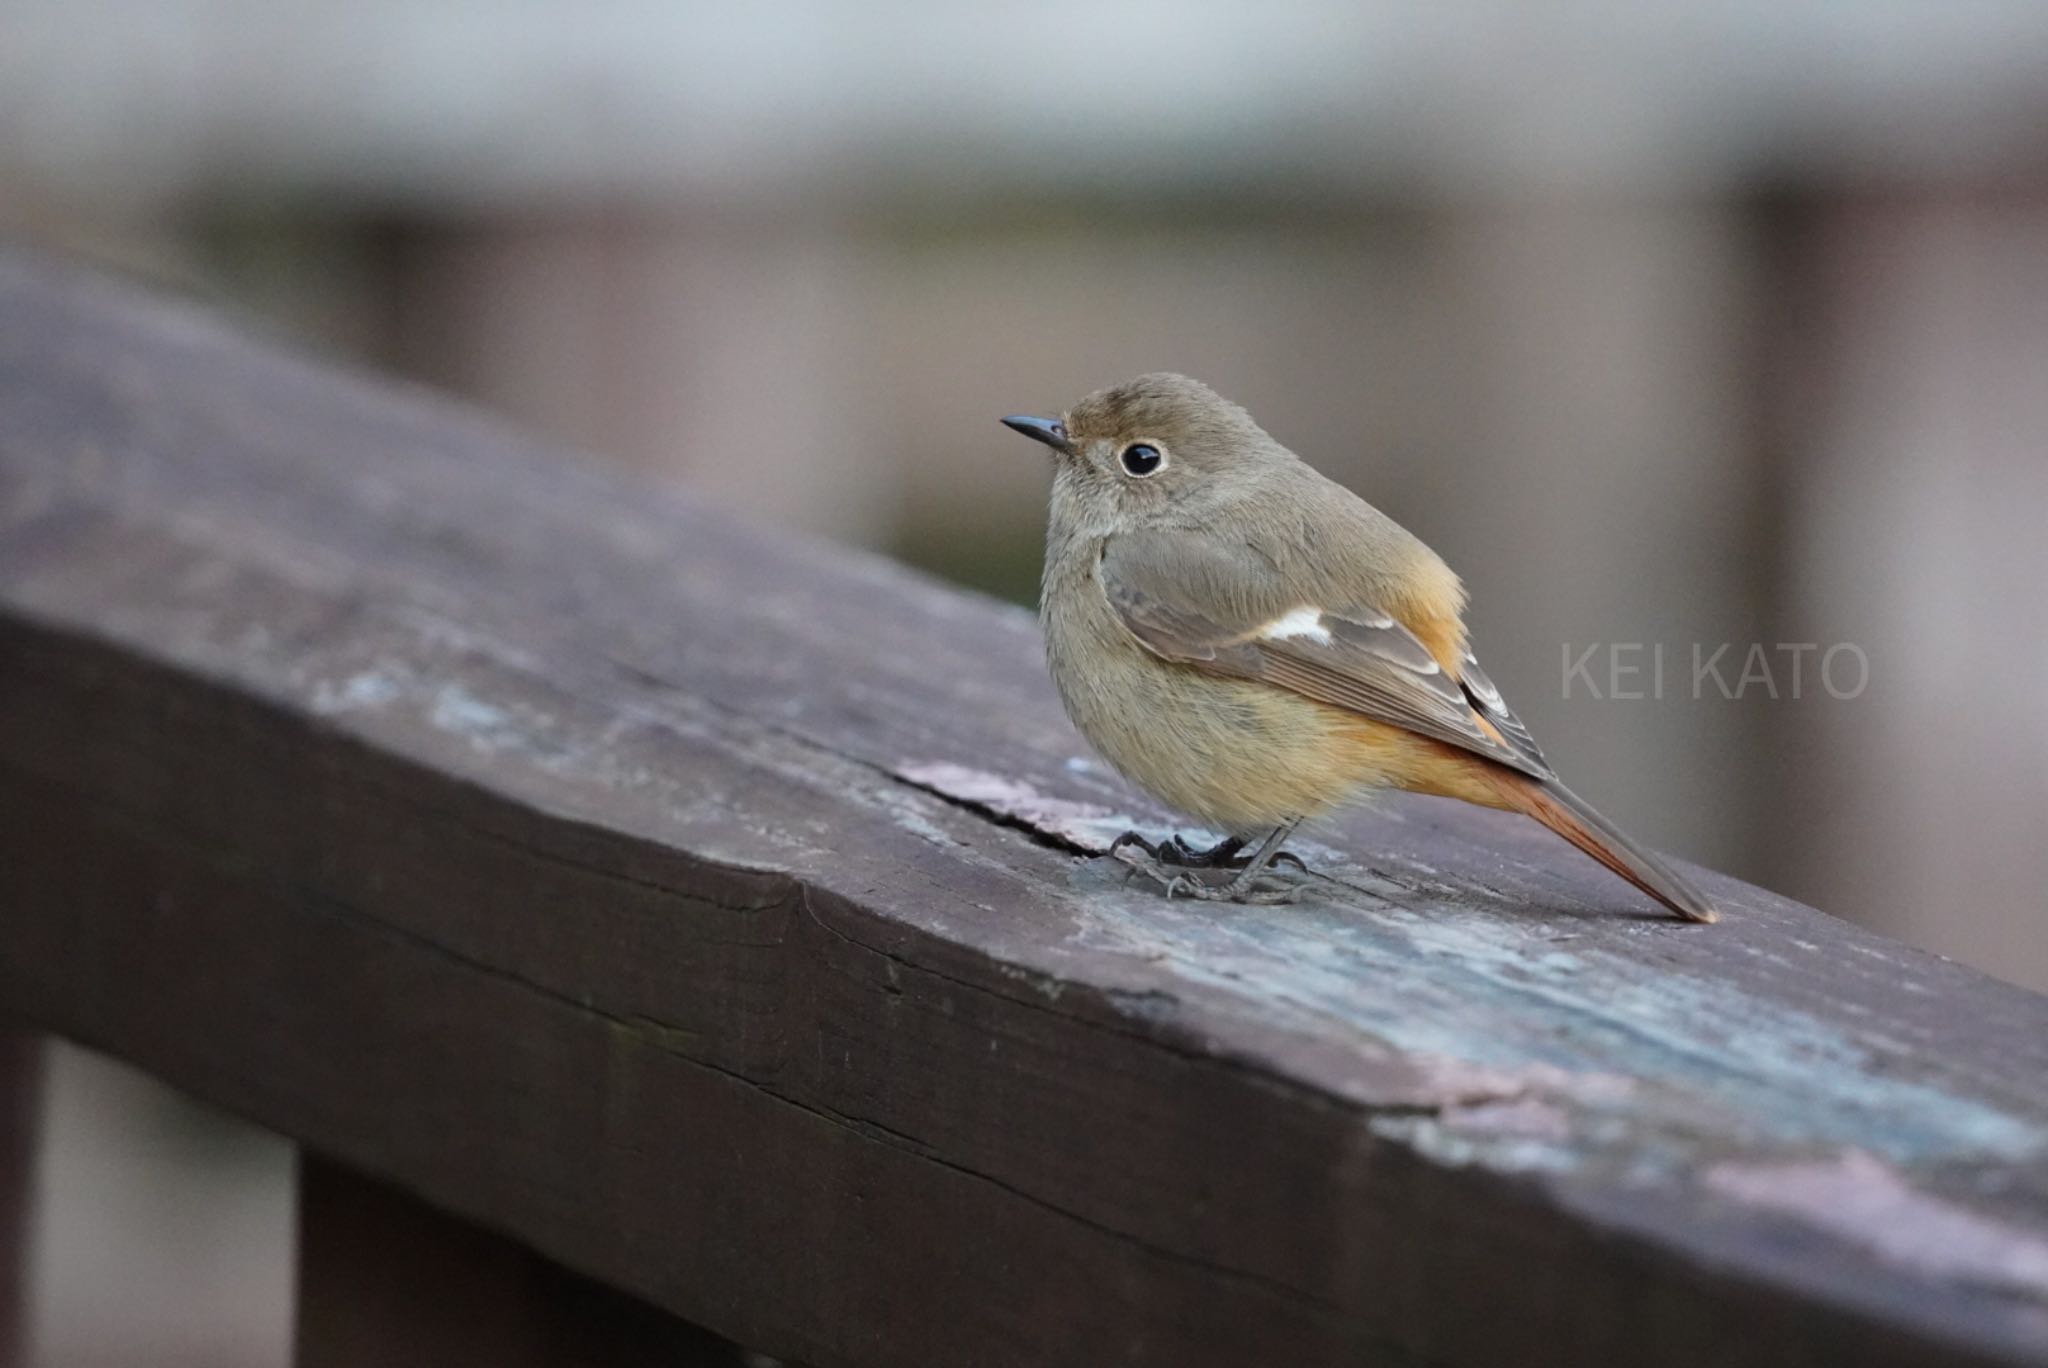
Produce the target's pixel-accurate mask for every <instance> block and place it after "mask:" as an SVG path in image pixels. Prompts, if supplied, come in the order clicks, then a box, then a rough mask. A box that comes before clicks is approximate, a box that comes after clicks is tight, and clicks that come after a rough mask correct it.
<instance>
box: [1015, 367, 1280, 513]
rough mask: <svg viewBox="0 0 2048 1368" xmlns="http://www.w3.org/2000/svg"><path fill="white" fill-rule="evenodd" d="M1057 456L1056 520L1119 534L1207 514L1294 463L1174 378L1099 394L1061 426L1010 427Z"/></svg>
mask: <svg viewBox="0 0 2048 1368" xmlns="http://www.w3.org/2000/svg"><path fill="white" fill-rule="evenodd" d="M1003 423H1004V425H1005V426H1007V427H1009V428H1012V429H1014V430H1015V431H1017V432H1021V433H1023V434H1024V435H1025V436H1026V437H1029V438H1031V439H1032V440H1033V441H1037V442H1043V443H1044V444H1045V445H1046V446H1048V447H1050V448H1052V450H1053V451H1054V453H1055V454H1056V457H1057V460H1058V465H1057V468H1056V471H1055V474H1054V476H1053V521H1054V525H1055V528H1056V530H1057V529H1059V528H1060V525H1061V524H1062V522H1065V523H1067V524H1068V525H1069V526H1070V527H1071V528H1072V529H1073V530H1083V529H1085V530H1087V531H1090V532H1111V531H1116V530H1119V529H1121V528H1126V527H1132V526H1142V525H1144V524H1145V523H1147V522H1152V521H1157V520H1169V519H1173V518H1179V517H1185V516H1190V515H1193V514H1196V513H1198V512H1199V511H1200V510H1201V509H1202V508H1204V507H1205V506H1211V505H1213V504H1215V503H1219V502H1223V501H1227V500H1228V499H1230V498H1231V497H1233V495H1235V494H1237V493H1239V492H1242V491H1244V490H1247V489H1250V488H1253V487H1255V486H1256V484H1257V482H1258V480H1259V478H1260V476H1261V475H1262V474H1263V473H1266V472H1267V471H1268V470H1269V469H1270V467H1272V466H1273V465H1275V464H1285V463H1291V462H1293V461H1294V456H1293V455H1292V454H1291V453H1290V452H1288V450H1287V449H1286V448H1285V447H1283V446H1281V445H1280V444H1279V443H1278V442H1275V441H1274V440H1273V439H1272V438H1271V437H1269V436H1267V435H1266V433H1265V431H1264V430H1263V429H1262V428H1260V427H1259V425H1258V424H1257V423H1256V422H1253V421H1252V416H1251V415H1250V414H1249V413H1246V412H1245V411H1244V410H1243V409H1242V408H1239V407H1238V406H1237V405H1236V404H1233V403H1231V402H1230V401H1229V400H1228V399H1225V398H1224V397H1223V396H1222V395H1220V394H1218V393H1216V391H1215V390H1212V389H1210V388H1209V387H1208V386H1207V385H1205V384H1203V383H1202V382H1201V381H1199V380H1192V379H1189V378H1188V377H1187V376H1185V375H1175V374H1173V373H1171V372H1168V371H1161V372H1157V373H1155V374H1152V375H1141V376H1139V377H1138V378H1137V379H1135V380H1127V381H1125V382H1124V383H1123V384H1120V385H1111V386H1110V387H1109V388H1107V389H1101V390H1097V391H1096V392H1095V393H1093V394H1091V395H1089V396H1088V397H1087V398H1085V399H1083V400H1081V401H1080V402H1079V403H1078V404H1075V405H1074V406H1073V407H1072V408H1071V409H1069V410H1067V412H1066V413H1064V414H1062V415H1061V416H1060V417H1058V418H1024V417H1014V418H1005V419H1003Z"/></svg>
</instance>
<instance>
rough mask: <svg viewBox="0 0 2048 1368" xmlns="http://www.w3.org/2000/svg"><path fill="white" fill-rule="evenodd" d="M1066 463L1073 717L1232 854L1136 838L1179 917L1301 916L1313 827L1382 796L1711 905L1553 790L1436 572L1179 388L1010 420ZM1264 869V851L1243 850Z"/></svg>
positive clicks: (1056, 611)
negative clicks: (1547, 836) (1277, 909)
mask: <svg viewBox="0 0 2048 1368" xmlns="http://www.w3.org/2000/svg"><path fill="white" fill-rule="evenodd" d="M1003 423H1004V424H1005V425H1006V426H1008V427H1010V428H1013V429H1015V430H1016V431H1018V432H1021V433H1023V434H1024V435H1025V436H1027V437H1030V438H1032V439H1033V440H1034V441H1038V442H1043V443H1044V444H1045V445H1046V446H1048V447H1050V448H1051V449H1052V450H1053V452H1054V453H1055V455H1056V458H1057V468H1056V470H1055V473H1054V476H1053V484H1052V509H1051V519H1050V524H1049V527H1048V531H1047V536H1046V549H1045V576H1044V583H1043V587H1042V592H1041V594H1040V598H1039V615H1040V617H1041V619H1042V621H1043V623H1044V627H1045V647H1046V659H1047V661H1048V663H1049V664H1050V666H1051V669H1052V677H1053V681H1054V683H1055V684H1056V685H1057V686H1058V688H1059V693H1060V697H1061V699H1062V700H1063V701H1064V702H1065V704H1066V708H1067V713H1068V715H1069V716H1071V717H1072V718H1073V720H1074V723H1075V725H1076V726H1078V727H1079V728H1080V729H1081V732H1082V733H1083V734H1084V735H1085V736H1087V738H1088V739H1089V741H1091V742H1092V743H1093V744H1094V745H1095V747H1096V748H1097V749H1098V750H1100V751H1101V752H1102V754H1103V755H1104V756H1106V757H1107V758H1108V759H1109V761H1110V763H1112V764H1113V765H1115V766H1116V768H1117V769H1118V770H1120V771H1122V772H1123V773H1124V774H1125V775H1126V776H1128V777H1129V778H1130V779H1132V780H1133V781H1135V782H1136V783H1138V784H1139V785H1141V786H1143V787H1144V788H1146V789H1148V790H1150V791H1151V792H1152V793H1153V794H1155V795H1157V796H1158V797H1159V798H1160V799H1162V800H1163V801H1165V802H1166V803H1168V804H1169V805H1171V806H1172V807H1174V808H1176V809H1178V810H1179V811H1181V812H1184V813H1187V814H1188V815H1190V816H1192V817H1196V818H1198V819H1200V820H1201V821H1203V822H1204V823H1207V824H1209V825H1211V826H1213V827H1216V828H1218V829H1220V830H1222V831H1224V832H1227V833H1229V837H1228V839H1226V840H1224V841H1223V842H1222V843H1221V844H1219V845H1218V846H1216V847H1215V848H1213V849H1210V850H1194V849H1191V848H1190V847H1188V846H1187V845H1185V844H1184V843H1183V842H1182V841H1181V840H1180V839H1179V838H1178V837H1175V838H1174V839H1172V840H1169V841H1166V842H1163V843H1160V844H1158V845H1154V844H1152V843H1150V842H1147V841H1145V840H1144V839H1143V838H1142V837H1141V836H1139V835H1138V834H1137V833H1135V832H1132V833H1128V834H1126V835H1125V836H1124V837H1122V838H1121V839H1120V840H1119V841H1118V842H1117V843H1116V846H1115V847H1114V848H1113V852H1112V853H1114V854H1116V855H1117V856H1118V857H1119V858H1120V859H1122V860H1124V861H1125V862H1126V863H1128V864H1130V865H1132V866H1133V867H1134V868H1136V869H1140V870H1142V871H1144V872H1145V873H1147V874H1149V875H1150V876H1151V877H1153V878H1155V879H1156V880H1158V881H1159V882H1160V883H1161V884H1163V885H1164V886H1165V887H1166V890H1167V893H1168V896H1171V895H1172V894H1174V893H1185V894H1189V895H1191V896H1194V897H1199V898H1222V899H1233V900H1238V901H1248V902H1273V901H1283V900H1287V899H1290V898H1292V897H1293V896H1294V895H1295V894H1296V893H1297V892H1298V891H1299V885H1290V884H1289V883H1288V882H1287V881H1286V880H1285V879H1283V878H1282V877H1281V876H1280V875H1279V874H1278V873H1277V870H1276V867H1275V860H1276V857H1277V858H1278V859H1282V860H1287V861H1290V862H1292V863H1293V864H1294V865H1295V866H1296V868H1305V867H1304V866H1302V864H1301V862H1300V860H1299V859H1298V858H1296V857H1294V856H1292V855H1283V854H1281V853H1280V846H1281V844H1282V843H1283V842H1284V841H1285V840H1286V839H1287V837H1288V836H1289V835H1290V834H1291V833H1292V832H1293V831H1294V829H1295V827H1296V826H1298V825H1299V824H1300V823H1301V822H1302V821H1303V820H1304V819H1306V818H1309V817H1313V816H1317V815H1319V814H1321V813H1324V812H1327V811H1329V810H1330V809H1331V808H1333V807H1336V806H1337V805H1339V804H1341V803H1343V802H1344V801H1346V800H1347V799H1350V798H1353V797H1356V796H1360V795H1362V794H1364V793H1367V792H1370V791H1372V790H1375V789H1389V788H1392V789H1405V790H1408V791H1410V792H1415V793H1434V794H1440V795H1444V796H1447V797H1451V798H1460V799H1463V800H1464V801H1466V802H1468V803H1477V804H1480V805H1482V806H1485V807H1491V808H1504V809H1506V810H1508V811H1511V812H1521V813H1526V814H1527V815H1529V816H1531V817H1534V818H1535V819H1536V820H1537V821H1539V822H1541V823H1542V824H1543V825H1544V826H1546V827H1549V828H1550V829H1551V830H1552V831H1554V832H1556V833H1557V834H1558V835H1560V836H1562V837H1564V838H1565V839H1566V840H1567V841H1570V842H1571V843H1572V844H1573V845H1575V846H1577V847H1578V848H1579V849H1581V850H1583V851H1585V852H1586V853H1587V854H1588V855H1591V856H1592V857H1593V858H1594V859H1596V860H1598V861H1599V862H1600V863H1601V864H1603V865H1606V866H1607V867H1608V868H1609V869H1611V870H1613V871H1614V872H1615V873H1616V874H1619V875H1620V876H1621V877H1622V878H1624V879H1627V880H1628V881H1629V882H1630V883H1632V884H1634V885H1635V886H1636V887H1638V888H1640V889H1642V890H1643V891H1644V892H1645V893H1648V894H1649V895H1650V896H1651V897H1653V898H1655V899H1657V900H1658V901H1659V902H1661V903H1663V904H1664V905H1665V906H1666V907H1669V908H1670V909H1671V910H1672V911H1674V912H1676V913H1678V915H1679V916H1681V917H1685V918H1688V919H1690V920H1693V921H1701V922H1709V921H1713V920H1714V909H1713V906H1712V904H1710V903H1709V902H1708V901H1707V900H1706V898H1705V897H1703V896H1702V895H1701V894H1700V892H1699V891H1698V890H1697V889H1695V888H1694V887H1693V886H1692V885H1691V884H1690V883H1688V882H1687V881H1686V880H1685V879H1683V878H1681V877H1680V876H1679V875H1678V874H1677V873H1675V872H1674V871H1673V870H1672V869H1671V868H1670V867H1669V866H1668V865H1666V864H1665V863H1664V862H1663V861H1662V860H1660V859H1658V858H1657V857H1656V856H1655V855H1653V854H1651V853H1650V852H1649V851H1647V850H1644V849H1643V848H1641V847H1640V846H1638V845H1636V844H1635V843H1634V842H1632V841H1630V840H1629V839H1628V838H1627V837H1626V836H1624V835H1622V834H1621V832H1620V831H1618V830H1616V829H1615V828H1614V826H1613V825H1611V824H1610V823H1609V822H1608V821H1607V820H1606V819H1605V818H1603V817H1601V816H1600V814H1599V813H1597V812H1595V811H1594V810H1593V809H1592V808H1591V807H1589V806H1588V805H1587V804H1586V803H1585V802H1583V801H1582V800H1581V799H1579V798H1578V797H1577V796H1576V795H1574V794H1573V793H1572V792H1571V790H1569V789H1567V788H1566V787H1565V786H1564V785H1563V784H1562V783H1560V782H1559V781H1558V777H1557V774H1556V773H1555V771H1553V770H1552V769H1551V767H1550V764H1549V762H1548V761H1547V760H1545V759H1544V758H1543V753H1542V752H1541V751H1540V750H1538V749H1537V748H1536V742H1535V741H1534V740H1533V739H1532V738H1531V737H1530V735H1529V732H1528V729H1527V728H1526V727H1524V726H1523V725H1522V722H1521V720H1520V719H1519V718H1517V717H1516V716H1515V714H1514V713H1513V711H1511V710H1510V709H1509V707H1508V705H1507V704H1506V703H1505V702H1503V701H1502V699H1501V696H1500V692H1499V690H1497V689H1495V688H1494V686H1493V684H1492V682H1491V681H1490V680H1488V679H1487V677H1486V675H1485V674H1484V673H1483V672H1482V671H1481V670H1480V668H1479V663H1478V661H1477V660H1476V659H1474V657H1473V655H1472V651H1471V648H1470V646H1469V645H1468V643H1467V641H1466V634H1465V624H1464V621H1463V618H1462V614H1463V612H1464V608H1465V591H1464V587H1463V586H1462V585H1461V584H1460V583H1459V581H1458V577H1457V576H1456V575H1455V574H1453V573H1452V572H1451V569H1450V567H1449V566H1447V565H1445V564H1444V562H1443V561H1442V559H1441V558H1439V557H1438V556H1437V554H1436V553H1435V552H1433V551H1431V550H1430V549H1429V548H1428V547H1427V546H1424V545H1423V544H1422V542H1421V541H1419V540H1418V539H1416V538H1415V537H1414V536H1413V535H1411V534H1410V533H1409V532H1408V531H1407V530H1406V529H1404V528H1402V527H1401V526H1400V525H1399V524H1397V523H1396V522H1394V520H1393V519H1391V518H1389V517H1387V516H1386V515H1385V514H1384V513H1381V512H1380V511H1379V510H1378V509H1376V508H1374V507H1373V506H1372V505H1371V504H1368V503H1367V502H1365V500H1363V499H1361V498H1359V497H1358V496H1357V495H1355V494H1353V493H1352V492H1351V491H1350V490H1348V489H1345V488H1344V487H1343V486H1342V485H1339V484H1337V483H1335V482H1334V481H1331V480H1329V479H1326V478H1325V477H1324V476H1322V475H1320V474H1318V473H1317V472H1316V471H1315V470H1313V469H1312V468H1310V467H1309V466H1308V465H1307V464H1306V463H1304V462H1303V461H1302V460H1301V459H1300V458H1299V457H1297V456H1296V455H1295V454H1294V453H1293V452H1291V451H1289V450H1288V449H1287V448H1286V447H1284V446H1282V445H1280V443H1279V442H1277V441H1275V440H1274V439H1273V438H1272V437H1270V436H1268V435H1267V434H1266V432H1265V431H1264V430H1263V429H1262V428H1260V427H1259V425H1258V424H1257V423H1256V422H1254V421H1252V417H1251V415H1250V414H1249V413H1247V412H1245V411H1244V410H1243V409H1242V408H1240V407H1238V406H1237V405H1236V404H1233V403H1231V402H1230V401H1229V400H1227V399H1225V398H1223V397H1222V396H1221V395H1219V394H1217V393H1216V392H1215V391H1214V390H1211V389H1210V388H1209V387H1208V386H1206V385H1204V384H1201V383H1200V382H1199V381H1196V380H1191V379H1189V378H1188V377H1186V376H1183V375H1172V374H1157V375H1142V376H1139V377H1138V378H1137V379H1135V380H1132V381H1129V382H1127V383H1125V384H1121V385H1115V386H1112V387H1110V388H1108V389H1104V390H1098V391H1097V392H1096V393H1094V394H1091V395H1089V396H1088V397H1087V398H1085V399H1083V400H1082V401H1081V402H1080V403H1078V404H1076V405H1075V406H1074V407H1073V408H1072V409H1071V410H1069V411H1068V412H1067V413H1066V414H1065V415H1064V416H1062V417H1060V418H1025V417H1013V418H1005V419H1003ZM1248 846H1249V847H1250V851H1249V853H1248V854H1247V853H1245V852H1246V848H1247V847H1248Z"/></svg>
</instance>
